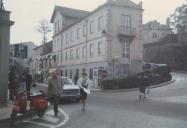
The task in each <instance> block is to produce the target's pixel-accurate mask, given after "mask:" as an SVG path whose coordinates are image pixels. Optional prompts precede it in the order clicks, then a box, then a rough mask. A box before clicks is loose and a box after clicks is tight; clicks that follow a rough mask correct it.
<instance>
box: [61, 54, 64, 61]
mask: <svg viewBox="0 0 187 128" xmlns="http://www.w3.org/2000/svg"><path fill="white" fill-rule="evenodd" d="M63 61H64V54H63V52H62V53H61V62H63Z"/></svg>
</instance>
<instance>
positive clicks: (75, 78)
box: [74, 72, 79, 84]
mask: <svg viewBox="0 0 187 128" xmlns="http://www.w3.org/2000/svg"><path fill="white" fill-rule="evenodd" d="M78 79H79V76H78V72H76V74H75V76H74V82H75V84H77V81H78Z"/></svg>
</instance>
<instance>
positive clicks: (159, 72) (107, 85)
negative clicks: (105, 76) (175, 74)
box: [101, 66, 172, 90]
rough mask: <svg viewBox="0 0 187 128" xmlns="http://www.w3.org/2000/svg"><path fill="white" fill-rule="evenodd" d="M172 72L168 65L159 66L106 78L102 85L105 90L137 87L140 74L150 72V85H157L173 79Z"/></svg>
mask: <svg viewBox="0 0 187 128" xmlns="http://www.w3.org/2000/svg"><path fill="white" fill-rule="evenodd" d="M170 72H171V70H170V68H169V67H167V66H162V67H157V68H154V69H153V70H146V71H144V72H141V73H139V74H137V75H134V76H129V77H126V78H122V79H113V80H104V81H102V85H101V86H102V89H104V90H117V89H130V88H137V87H138V86H139V80H138V75H140V74H148V82H149V85H157V84H161V83H164V82H168V81H170V80H171V79H172V76H171V74H170Z"/></svg>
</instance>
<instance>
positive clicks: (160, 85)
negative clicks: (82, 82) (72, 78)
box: [91, 78, 175, 92]
mask: <svg viewBox="0 0 187 128" xmlns="http://www.w3.org/2000/svg"><path fill="white" fill-rule="evenodd" d="M173 82H175V79H173V78H172V79H171V80H170V81H168V82H165V83H162V84H159V85H151V86H150V87H149V88H158V87H162V86H164V85H169V84H171V83H173ZM137 90H139V88H131V89H120V90H100V89H95V90H91V92H128V91H137Z"/></svg>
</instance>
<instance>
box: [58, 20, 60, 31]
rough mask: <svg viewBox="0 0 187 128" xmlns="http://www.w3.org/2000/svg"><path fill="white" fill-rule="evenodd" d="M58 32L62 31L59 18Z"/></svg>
mask: <svg viewBox="0 0 187 128" xmlns="http://www.w3.org/2000/svg"><path fill="white" fill-rule="evenodd" d="M58 32H60V20H58Z"/></svg>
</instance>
